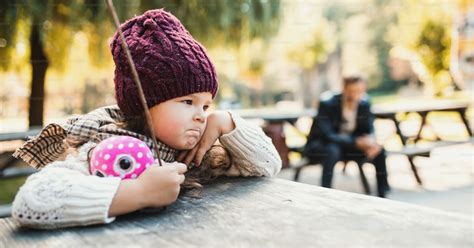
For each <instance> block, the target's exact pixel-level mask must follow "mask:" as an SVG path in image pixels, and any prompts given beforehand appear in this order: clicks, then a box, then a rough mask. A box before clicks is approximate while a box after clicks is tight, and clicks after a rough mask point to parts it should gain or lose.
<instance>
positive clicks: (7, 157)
mask: <svg viewBox="0 0 474 248" xmlns="http://www.w3.org/2000/svg"><path fill="white" fill-rule="evenodd" d="M40 131H41V127H33V128H31V129H29V130H28V131H25V132H13V133H0V142H6V141H15V140H23V141H26V140H27V139H28V137H31V136H35V135H37V134H38V133H39V132H40ZM12 154H13V151H9V150H7V151H3V153H1V154H0V180H1V179H7V178H14V177H22V176H27V175H30V174H32V173H34V172H35V171H36V170H35V169H34V168H30V167H28V168H18V167H15V166H14V165H15V163H16V162H17V159H16V158H14V157H12V156H11V155H12Z"/></svg>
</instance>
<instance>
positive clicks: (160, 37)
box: [110, 9, 218, 117]
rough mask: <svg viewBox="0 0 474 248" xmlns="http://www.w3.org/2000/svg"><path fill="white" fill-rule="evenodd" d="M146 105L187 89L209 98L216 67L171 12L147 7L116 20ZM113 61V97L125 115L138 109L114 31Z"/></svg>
mask: <svg viewBox="0 0 474 248" xmlns="http://www.w3.org/2000/svg"><path fill="white" fill-rule="evenodd" d="M120 28H121V30H122V32H123V34H124V36H125V40H126V41H127V45H128V47H129V49H130V53H131V55H132V58H133V61H134V63H135V67H136V68H137V72H138V76H139V77H140V81H141V83H142V87H143V91H144V93H145V98H146V100H147V103H148V108H151V107H153V106H154V105H156V104H159V103H161V102H164V101H167V100H169V99H173V98H176V97H181V96H185V95H189V94H193V93H199V92H210V93H211V94H212V98H214V97H215V95H216V92H217V88H218V83H217V76H216V71H215V69H214V65H213V64H212V62H211V60H210V58H209V57H208V56H207V54H206V50H205V48H204V47H203V46H202V45H201V44H199V43H198V42H197V41H196V40H195V39H194V38H193V37H192V36H191V34H190V33H189V32H188V31H187V30H186V29H185V28H184V26H183V25H182V24H181V22H180V21H179V20H178V19H177V18H176V17H175V16H173V15H172V14H170V13H168V12H166V11H164V10H162V9H156V10H149V11H147V12H145V13H144V14H143V15H140V16H137V17H134V18H132V19H130V20H128V21H126V22H125V23H124V24H122V25H121V27H120ZM110 47H111V50H112V56H113V59H114V62H115V77H114V82H115V98H116V99H117V104H118V106H119V107H120V109H121V110H122V112H123V114H124V115H125V117H132V116H135V115H140V114H142V113H143V108H142V105H141V103H140V98H139V93H138V88H137V87H136V85H135V82H134V81H133V75H132V71H131V69H130V66H129V64H128V60H127V57H126V55H125V51H124V50H123V49H122V44H121V41H120V37H119V35H118V32H116V33H115V35H114V37H113V41H112V43H111V44H110Z"/></svg>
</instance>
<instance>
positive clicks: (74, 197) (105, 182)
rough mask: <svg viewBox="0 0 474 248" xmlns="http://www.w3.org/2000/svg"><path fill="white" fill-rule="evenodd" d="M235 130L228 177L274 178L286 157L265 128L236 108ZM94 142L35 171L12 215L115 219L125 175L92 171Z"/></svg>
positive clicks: (48, 223)
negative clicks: (113, 212)
mask: <svg viewBox="0 0 474 248" xmlns="http://www.w3.org/2000/svg"><path fill="white" fill-rule="evenodd" d="M230 114H231V116H232V119H233V121H234V123H235V129H234V130H233V131H232V132H230V133H228V134H226V135H223V136H222V137H221V138H220V140H219V141H220V142H221V144H222V145H223V146H224V147H225V148H226V149H227V150H228V151H229V153H230V154H231V156H232V158H233V159H232V161H233V164H232V165H231V168H230V170H228V171H227V173H226V175H227V176H273V175H275V174H277V173H278V172H279V171H280V169H281V159H280V157H279V155H278V153H277V151H276V149H275V147H274V146H273V144H272V142H271V139H270V138H268V137H267V136H266V135H265V134H264V133H263V131H262V129H261V128H260V127H257V126H253V125H250V124H249V123H247V122H246V121H245V120H243V119H242V118H241V117H239V116H238V115H235V114H233V113H232V112H230ZM95 145H96V144H95V143H93V142H88V143H86V144H84V145H83V146H81V147H80V149H79V151H78V153H77V154H74V155H68V156H67V157H66V159H65V160H64V161H55V162H53V163H50V164H48V165H47V166H45V167H44V168H43V169H42V170H40V171H39V172H37V173H36V174H33V175H31V176H30V177H29V178H28V179H27V180H26V182H25V184H24V185H23V186H22V187H21V188H20V190H19V191H18V193H17V195H16V196H15V200H14V201H13V206H12V216H13V218H14V219H16V220H17V221H18V222H19V223H20V224H21V225H22V226H26V227H33V228H41V229H51V228H60V227H68V226H82V225H91V224H99V223H110V222H112V221H113V220H114V218H108V217H107V216H108V211H109V208H110V204H111V203H112V199H113V197H114V195H115V193H116V192H117V190H118V186H119V184H120V178H115V177H106V178H103V177H96V176H92V175H90V174H89V169H88V163H87V152H88V151H89V150H90V148H92V147H93V146H95Z"/></svg>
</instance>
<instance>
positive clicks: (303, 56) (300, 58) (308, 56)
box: [288, 20, 336, 70]
mask: <svg viewBox="0 0 474 248" xmlns="http://www.w3.org/2000/svg"><path fill="white" fill-rule="evenodd" d="M335 43H336V42H335V41H334V32H332V30H331V26H330V25H329V24H328V23H327V22H326V21H324V20H321V21H320V23H319V25H318V26H317V27H316V28H315V30H314V31H313V33H312V34H311V35H310V36H308V38H307V39H303V40H301V43H300V44H299V45H297V46H295V48H294V49H292V50H290V52H289V54H288V56H289V58H290V59H291V60H293V61H295V62H297V63H298V64H299V65H300V66H301V67H302V68H304V69H307V70H309V69H311V68H313V67H314V66H315V65H316V64H318V63H323V62H324V61H326V59H327V55H328V54H329V53H331V52H332V51H333V50H334V48H335V45H334V44H335Z"/></svg>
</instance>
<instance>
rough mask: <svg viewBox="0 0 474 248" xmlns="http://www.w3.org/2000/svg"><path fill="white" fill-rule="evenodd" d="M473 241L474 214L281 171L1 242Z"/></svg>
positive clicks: (6, 235)
mask: <svg viewBox="0 0 474 248" xmlns="http://www.w3.org/2000/svg"><path fill="white" fill-rule="evenodd" d="M25 246H35V247H64V246H68V247H91V246H95V247H103V246H107V247H115V246H118V247H123V246H137V247H142V246H143V247H147V246H154V247H163V246H166V247H170V246H171V247H190V246H192V247H218V246H219V247H345V246H349V247H385V246H390V247H473V238H472V222H471V219H470V217H469V216H465V215H459V214H454V213H449V212H445V211H440V210H435V209H430V208H426V207H421V206H416V205H410V204H406V203H399V202H396V201H392V200H387V199H380V198H377V197H371V196H366V195H360V194H353V193H348V192H343V191H337V190H332V189H326V188H322V187H317V186H313V185H307V184H302V183H296V182H292V181H287V180H282V179H275V178H223V179H222V180H219V181H218V182H216V183H214V184H211V185H207V186H205V188H204V192H203V197H202V198H198V199H196V198H187V197H182V198H180V199H178V201H177V202H176V203H174V204H173V205H171V206H169V207H168V208H167V209H165V210H163V211H160V212H152V211H143V212H136V213H132V214H129V215H125V216H121V217H118V218H117V220H115V221H114V222H113V223H111V224H108V225H96V226H90V227H74V228H67V229H61V230H54V231H51V230H50V231H47V230H31V229H23V228H20V227H19V226H18V224H17V223H16V222H15V221H14V220H13V219H11V218H4V219H0V247H9V248H14V247H25Z"/></svg>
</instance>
